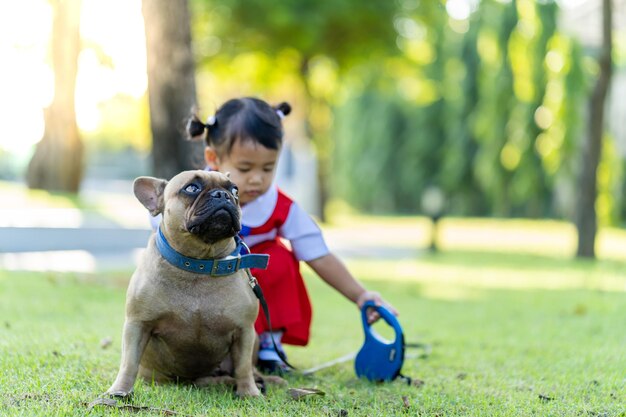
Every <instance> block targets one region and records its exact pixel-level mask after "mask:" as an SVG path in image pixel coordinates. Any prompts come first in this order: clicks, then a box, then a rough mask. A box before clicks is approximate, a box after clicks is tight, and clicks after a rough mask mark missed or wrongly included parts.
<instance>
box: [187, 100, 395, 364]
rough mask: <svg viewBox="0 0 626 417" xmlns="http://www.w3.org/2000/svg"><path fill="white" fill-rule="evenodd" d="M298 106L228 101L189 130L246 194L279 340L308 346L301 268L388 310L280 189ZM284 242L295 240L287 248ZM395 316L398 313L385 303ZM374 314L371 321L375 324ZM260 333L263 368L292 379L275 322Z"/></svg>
mask: <svg viewBox="0 0 626 417" xmlns="http://www.w3.org/2000/svg"><path fill="white" fill-rule="evenodd" d="M290 111H291V107H290V106H289V104H287V103H281V104H280V105H278V106H277V107H271V106H270V105H269V104H267V103H266V102H265V101H262V100H259V99H256V98H249V97H246V98H240V99H233V100H230V101H228V102H226V103H225V104H224V105H223V106H222V107H220V108H219V109H218V110H217V112H216V113H215V115H214V116H211V117H210V118H209V119H208V121H207V123H206V124H204V123H202V122H201V121H200V120H199V119H198V118H197V117H195V116H194V117H193V118H192V119H191V120H190V122H189V123H188V126H187V131H188V134H189V136H190V137H192V138H198V137H204V139H205V143H206V148H205V151H204V157H205V161H206V163H207V167H208V168H209V169H211V170H218V171H221V172H230V178H231V180H232V181H233V182H234V183H235V184H236V185H237V187H238V188H239V202H240V204H241V208H242V225H243V228H242V231H241V235H242V237H243V239H244V241H245V243H246V244H247V245H248V246H249V247H250V250H251V252H253V253H264V254H268V255H270V262H269V267H268V269H266V270H256V269H254V270H252V271H251V272H252V274H253V275H254V276H255V277H256V278H257V279H258V281H259V284H260V285H261V288H262V289H263V292H264V294H265V298H266V300H267V304H268V307H269V311H270V315H271V321H272V327H273V329H274V331H275V333H274V334H273V336H274V340H275V341H276V343H277V346H278V348H279V350H281V351H282V346H281V342H282V343H286V344H293V345H300V346H304V345H306V344H307V342H308V340H309V330H310V327H311V303H310V301H309V296H308V294H307V290H306V287H305V285H304V281H303V279H302V275H301V274H300V268H299V261H304V262H306V263H307V264H308V265H309V266H310V267H311V268H312V269H313V270H314V271H315V272H316V273H317V275H319V276H320V277H321V278H322V279H323V280H324V281H326V282H327V283H328V284H329V285H330V286H331V287H333V288H334V289H336V290H337V291H339V292H340V293H341V294H343V295H344V296H345V297H346V298H347V299H349V300H350V301H352V302H354V303H356V304H357V305H358V306H359V307H360V306H362V305H363V303H365V302H366V301H368V300H373V301H374V302H375V303H376V304H378V305H380V304H382V303H384V301H383V300H382V298H381V297H380V295H379V294H378V293H376V292H373V291H368V290H366V289H365V288H364V287H363V286H362V285H361V284H360V283H359V282H358V281H357V280H356V279H355V278H354V277H353V276H352V275H351V274H350V272H349V271H348V270H347V269H346V267H345V266H344V264H343V263H342V262H341V261H340V260H339V259H338V258H337V257H336V256H335V255H334V254H332V253H331V252H330V251H329V250H328V248H327V246H326V243H325V242H324V238H323V236H322V233H321V231H320V229H319V227H318V226H317V224H316V223H315V222H314V221H313V219H312V218H311V217H310V216H309V215H308V214H307V213H305V212H304V211H303V210H302V209H301V208H300V206H299V205H298V204H297V203H296V202H294V201H293V200H291V199H290V198H289V197H288V196H287V195H285V194H284V193H283V192H282V191H281V190H280V189H279V188H277V187H276V186H275V185H274V184H273V180H274V175H275V173H276V166H277V161H278V156H279V153H280V150H281V145H282V137H283V128H282V122H281V120H282V118H283V117H285V116H287V115H288V114H289V113H290ZM281 239H285V240H287V241H289V243H290V245H289V246H290V247H289V246H286V245H285V244H284V243H283V241H282V240H281ZM385 305H386V306H388V307H389V308H390V309H391V310H392V311H393V312H394V314H397V312H396V311H395V309H393V307H391V306H389V304H387V303H385ZM376 317H377V315H376V314H375V313H374V314H373V315H371V317H370V319H371V320H375V319H376ZM255 328H256V331H257V333H258V334H259V339H260V350H259V357H258V359H259V360H258V365H257V366H258V367H259V368H260V369H261V370H262V371H265V372H279V373H280V372H284V371H286V370H287V368H286V365H285V364H284V363H283V362H282V361H281V360H280V358H279V357H278V355H277V354H276V353H275V352H274V350H273V346H272V341H271V336H270V334H269V333H268V332H269V328H268V325H267V320H266V318H265V315H264V314H263V312H262V311H260V312H259V316H258V318H257V321H256V323H255Z"/></svg>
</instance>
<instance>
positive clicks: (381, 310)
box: [361, 301, 402, 343]
mask: <svg viewBox="0 0 626 417" xmlns="http://www.w3.org/2000/svg"><path fill="white" fill-rule="evenodd" d="M370 308H373V309H374V310H376V311H377V312H378V314H379V315H380V317H381V318H382V319H383V320H385V322H386V323H387V324H388V325H389V326H391V327H392V328H393V329H394V331H395V334H396V339H395V340H396V341H397V340H398V337H402V327H400V322H398V319H397V318H396V316H394V315H393V313H392V312H391V311H389V310H388V309H387V308H386V307H384V306H382V305H381V306H377V305H376V304H375V303H374V302H373V301H366V302H365V303H364V304H363V306H362V307H361V320H362V322H363V330H364V331H365V337H366V338H368V337H370V338H375V339H377V340H379V341H381V342H385V343H389V341H388V340H385V339H384V338H383V337H382V336H380V335H379V334H378V333H376V332H375V331H374V330H372V328H371V324H370V323H368V321H367V310H368V309H370ZM394 343H395V342H394Z"/></svg>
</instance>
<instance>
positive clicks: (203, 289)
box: [106, 171, 267, 397]
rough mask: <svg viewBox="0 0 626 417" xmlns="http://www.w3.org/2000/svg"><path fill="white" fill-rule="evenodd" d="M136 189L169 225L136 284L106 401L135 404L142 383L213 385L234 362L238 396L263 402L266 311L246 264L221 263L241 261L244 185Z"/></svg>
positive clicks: (222, 179)
mask: <svg viewBox="0 0 626 417" xmlns="http://www.w3.org/2000/svg"><path fill="white" fill-rule="evenodd" d="M133 189H134V193H135V196H136V197H137V199H138V200H139V201H140V202H141V203H142V204H143V205H144V206H145V207H146V208H147V209H148V210H149V212H150V213H151V214H152V215H153V216H156V215H158V214H162V216H163V218H162V221H161V224H160V226H159V230H157V231H156V232H155V233H154V234H153V235H152V236H151V237H150V240H149V242H148V247H147V249H146V251H145V252H144V254H143V258H142V259H141V260H140V262H139V264H138V267H137V269H136V271H135V272H134V274H133V275H132V277H131V280H130V283H129V286H128V291H127V294H126V318H125V322H124V330H123V335H122V359H121V364H120V369H119V372H118V375H117V378H116V379H115V382H114V383H113V385H112V386H111V387H110V388H109V389H108V391H107V392H106V394H108V395H112V396H117V397H125V396H128V395H129V394H131V393H132V390H133V386H134V383H135V380H136V378H137V376H138V375H139V376H140V377H142V378H143V379H145V380H148V381H156V382H168V381H173V382H174V381H178V382H190V383H194V384H197V385H207V383H211V382H207V381H210V379H211V377H212V376H213V375H215V370H216V369H219V367H220V364H221V363H223V362H230V363H231V365H232V373H233V377H234V381H233V382H234V384H235V385H236V394H237V395H238V396H240V397H256V396H258V395H259V389H258V387H257V385H256V384H255V380H254V374H253V368H254V367H253V350H254V346H255V342H256V334H255V331H254V321H255V319H256V317H257V314H258V309H259V307H258V300H257V298H256V297H255V295H254V293H253V291H252V290H251V288H250V285H249V284H250V281H249V280H250V279H251V278H250V277H249V276H248V274H247V273H246V271H245V269H244V268H243V267H242V269H239V267H240V265H239V262H237V263H235V262H230V261H229V262H227V263H226V264H220V265H219V268H218V265H215V264H214V265H211V264H212V262H217V261H218V260H224V259H226V260H233V259H236V258H237V256H236V255H233V254H234V251H235V252H236V251H237V245H238V243H237V240H236V236H237V233H238V232H239V231H240V229H241V210H240V208H239V202H238V195H237V187H236V186H235V184H233V183H232V182H231V181H230V179H229V177H228V176H227V175H224V174H221V173H218V172H208V171H184V172H182V173H180V174H178V175H176V176H175V177H173V178H172V179H171V180H170V181H169V182H168V181H166V180H162V179H157V178H152V177H139V178H137V179H136V180H135V182H134V185H133ZM164 247H165V249H164ZM168 248H169V249H168ZM172 253H173V254H174V255H173V256H174V258H173V259H171V256H172V255H171V254H172ZM168 254H169V255H168ZM248 256H258V255H248ZM177 262H178V264H176V263H177ZM265 262H267V261H265ZM194 268H195V269H194ZM205 268H206V270H205ZM231 268H232V270H233V271H234V272H232V273H228V272H230V271H231ZM208 269H212V270H213V271H214V272H215V271H218V274H217V275H218V276H212V275H211V274H207V272H208V271H207V270H208ZM218 379H219V378H218ZM231 379H232V378H231ZM219 381H223V379H219Z"/></svg>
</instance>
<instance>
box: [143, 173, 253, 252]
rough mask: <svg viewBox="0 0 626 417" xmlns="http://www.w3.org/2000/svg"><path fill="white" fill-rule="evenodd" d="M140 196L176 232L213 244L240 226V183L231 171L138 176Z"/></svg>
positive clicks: (234, 232)
mask: <svg viewBox="0 0 626 417" xmlns="http://www.w3.org/2000/svg"><path fill="white" fill-rule="evenodd" d="M133 189H134V192H135V196H136V197H137V199H138V200H139V201H140V202H141V203H142V204H143V205H144V206H145V207H146V208H147V209H148V210H149V211H150V214H152V215H153V216H156V215H157V214H159V213H162V214H163V220H162V222H163V223H164V224H165V225H166V227H167V229H168V230H170V231H171V232H172V233H175V234H183V235H187V234H189V235H192V236H194V237H195V238H197V239H200V240H202V241H203V242H205V243H208V244H213V243H215V242H218V241H220V240H223V239H226V238H231V237H233V236H235V235H236V234H237V233H238V232H239V231H240V230H241V210H240V208H239V198H238V191H237V186H236V185H235V184H234V183H233V182H232V181H230V179H229V177H228V175H224V174H221V173H219V172H215V171H212V172H209V171H200V170H198V171H184V172H181V173H180V174H178V175H176V176H175V177H174V178H172V179H171V180H170V181H169V182H168V181H166V180H162V179H158V178H153V177H139V178H137V179H136V180H135V183H134V184H133Z"/></svg>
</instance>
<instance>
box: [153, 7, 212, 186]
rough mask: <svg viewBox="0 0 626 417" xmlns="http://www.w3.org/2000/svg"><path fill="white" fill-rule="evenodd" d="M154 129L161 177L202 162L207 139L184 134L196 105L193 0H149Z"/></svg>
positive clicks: (155, 164)
mask: <svg viewBox="0 0 626 417" xmlns="http://www.w3.org/2000/svg"><path fill="white" fill-rule="evenodd" d="M142 12H143V16H144V22H145V32H146V49H147V59H148V95H149V102H150V127H151V129H152V171H153V174H154V175H156V176H157V177H160V178H167V179H169V178H171V177H172V176H174V175H175V174H176V173H178V172H180V171H182V170H186V169H192V168H200V167H202V152H201V149H202V144H201V143H192V142H188V141H186V140H184V138H185V129H184V128H185V120H186V118H187V117H189V115H190V113H191V111H192V109H193V107H195V105H196V85H195V78H194V77H195V74H194V71H195V65H194V57H193V54H192V48H191V30H190V16H189V10H188V4H187V0H143V2H142Z"/></svg>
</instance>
